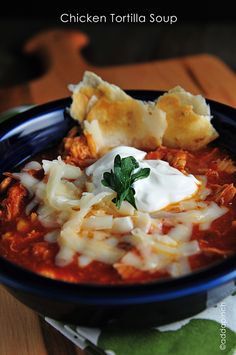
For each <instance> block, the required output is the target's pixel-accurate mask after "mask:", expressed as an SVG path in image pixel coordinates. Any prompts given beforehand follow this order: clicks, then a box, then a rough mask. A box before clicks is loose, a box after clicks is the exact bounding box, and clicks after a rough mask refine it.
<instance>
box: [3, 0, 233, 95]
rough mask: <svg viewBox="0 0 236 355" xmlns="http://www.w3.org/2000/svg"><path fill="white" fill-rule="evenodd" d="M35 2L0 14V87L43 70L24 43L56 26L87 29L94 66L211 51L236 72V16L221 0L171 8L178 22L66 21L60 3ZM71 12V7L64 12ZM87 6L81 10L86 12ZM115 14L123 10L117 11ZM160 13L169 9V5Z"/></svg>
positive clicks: (87, 51)
mask: <svg viewBox="0 0 236 355" xmlns="http://www.w3.org/2000/svg"><path fill="white" fill-rule="evenodd" d="M34 6H35V4H32V5H31V8H30V7H29V5H27V7H24V6H23V4H22V6H21V7H20V8H19V9H16V8H15V7H14V9H11V10H9V11H6V12H5V13H3V12H2V13H1V15H0V88H4V87H9V86H12V85H15V84H20V83H23V82H25V81H28V80H30V79H32V78H36V77H38V76H40V75H42V73H43V72H44V70H45V63H43V61H42V58H40V57H39V56H38V55H34V54H31V55H26V54H25V53H24V50H23V48H24V43H25V42H26V41H27V40H28V39H29V38H31V37H33V36H34V35H35V34H36V33H38V32H39V31H45V30H48V29H52V28H62V29H71V28H73V29H79V30H80V31H82V32H84V33H86V34H87V35H88V36H89V38H90V43H89V44H88V46H87V47H86V48H84V50H83V56H84V58H85V60H86V61H87V62H89V63H91V64H93V65H95V66H110V65H119V64H127V63H140V62H145V61H152V60H159V59H166V58H173V57H180V56H184V55H190V54H198V53H208V54H213V55H216V56H218V57H219V58H221V59H222V60H223V61H224V62H225V63H226V64H228V65H229V66H230V67H231V69H233V70H234V71H236V48H235V47H236V46H235V44H236V43H235V39H236V21H235V15H234V11H233V10H231V8H230V7H229V5H228V4H227V2H226V3H225V4H223V5H222V4H221V6H218V7H217V4H214V7H212V6H208V5H207V4H205V5H203V6H204V7H203V8H202V7H201V6H200V7H199V5H197V4H195V3H194V4H193V7H195V8H194V9H191V8H189V9H187V10H188V11H187V13H186V14H184V13H183V12H182V11H175V10H174V9H173V8H170V9H168V10H166V13H176V14H178V22H177V24H174V25H168V24H164V25H160V24H158V25H157V24H138V25H137V24H111V23H106V24H84V25H83V24H62V23H61V22H60V13H62V12H65V8H64V9H61V10H60V9H58V7H57V9H56V10H54V11H50V10H49V9H46V8H44V9H42V8H41V9H39V8H37V5H36V8H34ZM76 9H77V8H76V7H74V8H73V12H82V10H81V9H80V8H79V10H80V11H77V10H76ZM158 9H160V7H158ZM69 11H70V10H69V9H68V7H67V9H66V12H69ZM85 11H86V10H85V9H83V12H85ZM89 11H92V12H93V13H96V14H97V13H99V12H98V11H96V10H91V9H90V10H89V9H87V11H86V12H89ZM113 11H114V10H113ZM143 11H144V10H143ZM143 11H141V10H139V11H138V12H140V13H143ZM126 12H127V11H126ZM129 12H137V10H136V11H135V10H133V11H132V10H129ZM149 12H152V10H149ZM156 12H157V11H156ZM100 13H101V11H100ZM102 13H104V11H103V12H102ZM116 13H121V12H120V11H118V10H116ZM123 13H125V11H123ZM159 13H165V9H163V10H162V11H159Z"/></svg>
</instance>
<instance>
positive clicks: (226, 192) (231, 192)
mask: <svg viewBox="0 0 236 355" xmlns="http://www.w3.org/2000/svg"><path fill="white" fill-rule="evenodd" d="M211 188H213V189H214V201H215V202H216V203H218V204H219V205H220V206H226V205H228V204H229V203H230V202H231V201H232V200H233V198H234V196H235V194H236V188H235V187H234V184H224V185H223V186H222V185H217V184H215V185H212V186H211Z"/></svg>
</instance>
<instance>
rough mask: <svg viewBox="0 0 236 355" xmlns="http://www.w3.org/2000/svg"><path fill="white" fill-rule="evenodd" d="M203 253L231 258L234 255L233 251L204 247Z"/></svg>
mask: <svg viewBox="0 0 236 355" xmlns="http://www.w3.org/2000/svg"><path fill="white" fill-rule="evenodd" d="M201 251H202V252H204V253H205V254H217V255H220V256H229V255H232V254H233V253H234V251H233V250H230V249H227V250H226V249H219V248H216V247H207V246H206V247H202V248H201Z"/></svg>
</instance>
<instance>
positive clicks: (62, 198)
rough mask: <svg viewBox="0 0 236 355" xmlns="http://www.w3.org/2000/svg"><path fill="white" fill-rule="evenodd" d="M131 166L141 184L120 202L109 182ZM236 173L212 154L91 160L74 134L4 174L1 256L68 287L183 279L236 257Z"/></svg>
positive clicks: (121, 152)
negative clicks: (18, 168)
mask: <svg viewBox="0 0 236 355" xmlns="http://www.w3.org/2000/svg"><path fill="white" fill-rule="evenodd" d="M132 149H134V150H132ZM117 156H119V157H120V166H119V164H118V163H119V161H118V160H117V159H118V158H117ZM130 157H132V158H133V160H132V161H133V164H134V167H133V168H134V169H133V174H135V173H138V174H139V175H140V176H139V177H137V176H136V178H137V180H136V182H134V183H133V184H132V186H131V185H130V186H129V187H127V186H126V187H127V189H129V192H128V193H127V194H126V197H125V198H123V197H124V196H125V194H124V191H123V192H122V193H123V195H122V193H120V200H119V194H118V192H117V191H116V190H115V187H114V186H113V188H112V181H111V176H113V177H114V174H116V173H117V174H118V170H119V169H120V170H119V171H121V173H122V168H123V167H124V166H125V165H126V164H128V165H127V166H129V168H130V164H131V160H127V158H128V159H129V158H130ZM115 159H116V162H115ZM122 164H123V165H122ZM130 169H131V168H130ZM145 169H146V170H145ZM235 172H236V168H235V166H234V163H233V162H232V160H231V159H230V158H229V157H228V156H227V154H226V153H225V152H223V151H221V150H220V149H218V148H215V147H207V148H203V149H200V150H198V151H195V152H190V151H187V150H183V149H175V148H167V147H164V146H160V147H159V148H158V149H157V150H155V151H151V152H145V151H143V150H138V149H135V148H131V147H126V146H122V147H118V148H116V149H114V150H111V151H109V152H108V153H107V154H105V155H104V156H103V157H102V158H100V159H97V160H96V159H94V157H93V156H92V155H91V154H90V151H89V149H88V146H87V141H86V139H85V137H84V136H83V135H82V136H78V135H77V128H74V129H72V130H71V132H69V134H68V135H67V137H65V138H64V140H63V143H62V145H60V147H58V148H57V149H55V150H54V151H53V152H45V153H43V154H41V155H40V156H37V157H35V158H34V160H33V161H30V162H28V163H27V164H26V165H25V166H24V167H23V168H22V170H21V171H20V172H17V173H6V174H5V178H4V179H3V181H2V182H1V209H0V255H1V256H3V257H4V258H7V259H8V260H10V261H12V262H13V263H16V264H18V265H21V266H22V267H24V268H27V269H29V270H32V271H33V272H36V273H38V274H41V275H44V276H46V277H50V278H53V279H59V280H64V281H68V282H76V283H77V282H78V283H84V282H85V283H103V284H120V283H132V282H146V281H148V280H156V279H160V278H167V277H177V276H181V275H184V274H186V273H189V272H191V271H192V270H196V269H200V268H202V267H205V266H208V265H210V264H212V263H214V262H216V261H218V260H221V259H224V258H226V257H227V256H229V255H232V254H233V253H235V252H236V237H235V232H236V200H235V198H234V197H235V192H236V189H235V187H234V184H235V179H236V175H235ZM104 173H106V174H108V175H105V174H104ZM109 174H110V175H109ZM112 174H113V175H112ZM145 174H146V175H147V176H144V175H145ZM141 175H142V176H141ZM117 176H118V175H117ZM130 176H131V177H132V176H133V175H131V174H130ZM104 178H107V180H106V181H105V182H104ZM109 179H110V180H109ZM126 181H127V177H126ZM109 183H110V185H109ZM132 189H133V190H132ZM132 191H133V192H132ZM130 194H131V195H132V194H133V195H132V196H133V197H132V196H131V195H130ZM121 195H122V196H123V197H122V196H121Z"/></svg>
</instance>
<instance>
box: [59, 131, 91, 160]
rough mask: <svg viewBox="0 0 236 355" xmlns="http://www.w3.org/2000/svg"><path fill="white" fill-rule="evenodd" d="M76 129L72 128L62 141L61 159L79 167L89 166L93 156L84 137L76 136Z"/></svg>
mask: <svg viewBox="0 0 236 355" xmlns="http://www.w3.org/2000/svg"><path fill="white" fill-rule="evenodd" d="M77 133H78V131H77V129H76V127H74V128H72V130H70V132H69V133H68V135H67V137H66V138H64V140H63V159H64V161H65V162H66V163H69V164H74V165H77V166H80V167H83V166H86V165H89V164H91V162H92V161H93V158H94V157H93V155H92V154H91V151H90V149H89V146H88V143H87V139H86V137H85V136H84V135H81V136H77V135H76V134H77Z"/></svg>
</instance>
